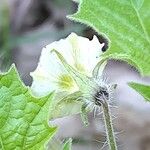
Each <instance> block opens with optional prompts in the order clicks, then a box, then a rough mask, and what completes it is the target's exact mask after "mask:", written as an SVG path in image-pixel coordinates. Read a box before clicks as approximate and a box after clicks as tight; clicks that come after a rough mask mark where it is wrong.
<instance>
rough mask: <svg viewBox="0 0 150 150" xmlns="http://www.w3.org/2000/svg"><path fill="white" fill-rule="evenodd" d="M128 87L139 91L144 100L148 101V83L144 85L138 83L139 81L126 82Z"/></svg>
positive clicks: (149, 95) (149, 92) (149, 89)
mask: <svg viewBox="0 0 150 150" xmlns="http://www.w3.org/2000/svg"><path fill="white" fill-rule="evenodd" d="M128 85H129V86H130V87H132V88H133V89H135V90H136V91H137V92H139V93H140V94H141V95H142V96H143V97H144V98H145V100H146V101H150V86H149V85H144V84H139V83H134V82H130V83H129V84H128Z"/></svg>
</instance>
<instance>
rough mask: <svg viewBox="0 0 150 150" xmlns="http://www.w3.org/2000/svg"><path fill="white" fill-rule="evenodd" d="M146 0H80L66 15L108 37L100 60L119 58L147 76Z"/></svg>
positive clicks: (148, 24) (148, 15)
mask: <svg viewBox="0 0 150 150" xmlns="http://www.w3.org/2000/svg"><path fill="white" fill-rule="evenodd" d="M149 8H150V2H149V0H94V1H93V0H82V2H81V3H80V5H79V10H78V12H77V13H76V14H74V15H73V16H69V18H71V19H73V20H76V21H79V22H81V23H85V24H87V25H88V26H91V27H93V28H94V29H95V30H96V31H97V32H98V33H99V34H102V35H104V34H105V35H104V36H105V37H107V39H109V40H110V41H111V42H109V50H108V51H106V53H104V54H103V55H102V58H103V59H119V60H123V61H127V62H128V63H129V64H130V65H132V66H134V67H136V68H137V69H138V70H139V72H140V73H141V74H142V75H150V68H149V66H150V59H149V58H150V28H149V27H150V11H149Z"/></svg>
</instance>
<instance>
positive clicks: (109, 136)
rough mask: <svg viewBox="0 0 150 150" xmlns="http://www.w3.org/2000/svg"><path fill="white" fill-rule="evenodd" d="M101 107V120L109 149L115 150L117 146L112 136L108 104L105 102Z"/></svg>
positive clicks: (112, 130)
mask: <svg viewBox="0 0 150 150" xmlns="http://www.w3.org/2000/svg"><path fill="white" fill-rule="evenodd" d="M102 107H103V118H104V122H105V128H106V134H107V140H108V144H109V149H110V150H117V144H116V139H115V135H114V129H113V124H112V118H111V114H110V110H109V106H108V102H106V101H105V103H103V104H102Z"/></svg>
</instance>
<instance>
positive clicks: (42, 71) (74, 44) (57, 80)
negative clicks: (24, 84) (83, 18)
mask: <svg viewBox="0 0 150 150" xmlns="http://www.w3.org/2000/svg"><path fill="white" fill-rule="evenodd" d="M103 46H104V44H100V43H99V40H98V39H97V37H96V36H94V37H93V39H92V40H91V41H90V40H89V39H88V38H85V37H81V36H78V35H76V34H75V33H71V34H70V35H69V36H68V37H67V38H66V39H61V40H60V41H56V42H53V43H52V44H50V45H47V46H46V47H45V48H43V50H42V53H41V57H40V61H39V64H38V66H37V68H36V70H35V71H34V72H32V73H31V76H32V78H33V83H32V86H31V89H32V91H33V93H34V94H35V95H36V96H45V95H47V94H48V93H50V92H52V91H54V90H55V91H56V92H67V93H68V94H71V93H74V92H76V91H78V90H79V86H78V85H77V84H76V82H75V80H74V79H73V78H72V76H71V75H70V74H69V73H68V71H67V70H66V68H65V67H64V65H63V64H62V63H61V61H60V59H58V56H57V55H56V53H52V52H51V51H52V50H54V49H55V50H57V51H58V52H59V53H60V54H61V55H62V56H63V57H64V59H65V60H66V62H67V63H68V64H69V65H70V66H72V67H73V68H74V69H75V70H77V71H78V72H80V73H82V74H85V75H87V76H89V77H92V71H93V69H94V68H95V66H96V65H97V63H98V62H99V61H100V59H99V56H100V55H101V53H102V51H101V49H102V47H103Z"/></svg>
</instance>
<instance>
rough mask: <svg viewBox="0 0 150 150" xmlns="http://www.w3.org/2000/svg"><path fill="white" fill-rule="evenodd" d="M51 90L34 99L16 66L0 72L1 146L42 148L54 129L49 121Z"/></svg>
mask: <svg viewBox="0 0 150 150" xmlns="http://www.w3.org/2000/svg"><path fill="white" fill-rule="evenodd" d="M52 97H53V94H50V95H48V96H46V97H43V98H40V99H37V98H35V97H33V96H32V95H31V94H30V91H29V90H28V88H27V87H25V86H24V85H23V84H22V82H21V80H20V79H19V76H18V74H17V71H16V69H15V67H12V68H11V69H10V71H9V72H8V73H6V74H3V75H2V74H1V75H0V147H1V149H2V150H4V149H7V150H12V149H17V150H29V149H30V150H32V149H34V150H35V149H39V150H40V149H41V150H42V149H44V144H45V142H46V141H47V140H48V139H49V138H51V137H52V136H53V135H54V133H55V132H56V127H50V126H49V125H48V117H49V106H50V103H51V101H52Z"/></svg>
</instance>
